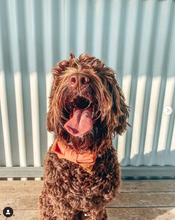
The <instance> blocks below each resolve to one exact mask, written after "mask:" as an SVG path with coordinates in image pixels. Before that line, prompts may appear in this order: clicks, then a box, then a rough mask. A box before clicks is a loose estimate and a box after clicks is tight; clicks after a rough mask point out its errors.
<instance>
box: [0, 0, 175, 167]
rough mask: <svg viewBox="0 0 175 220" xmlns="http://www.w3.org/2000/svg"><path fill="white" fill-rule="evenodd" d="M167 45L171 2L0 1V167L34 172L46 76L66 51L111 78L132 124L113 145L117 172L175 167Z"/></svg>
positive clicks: (174, 8)
mask: <svg viewBox="0 0 175 220" xmlns="http://www.w3.org/2000/svg"><path fill="white" fill-rule="evenodd" d="M174 39H175V1H173V0H165V1H160V0H147V1H145V0H52V1H49V0H37V1H34V0H25V1H24V0H1V1H0V152H1V153H0V166H1V167H14V166H20V167H26V166H34V167H41V165H42V162H43V160H44V156H45V154H46V151H47V149H48V147H49V146H50V144H51V143H52V141H53V135H52V134H49V133H47V131H46V124H45V120H46V117H45V116H46V112H47V106H48V96H49V91H50V82H51V74H50V70H51V66H55V64H56V63H57V61H61V60H63V59H67V58H69V52H70V51H73V53H74V54H75V55H76V56H79V55H80V54H81V53H83V52H85V51H86V52H87V53H89V54H91V55H93V56H96V57H98V58H99V59H103V60H104V61H105V62H106V65H108V66H110V67H112V68H113V69H114V70H115V71H116V72H117V73H118V74H117V80H118V82H119V84H120V86H121V87H122V88H123V91H124V93H125V96H126V100H127V103H128V104H129V105H130V106H131V114H130V118H129V123H130V124H131V125H132V126H133V129H130V128H129V129H128V131H127V132H126V133H125V134H124V135H123V136H121V137H116V138H115V139H114V145H115V147H116V149H117V150H118V156H119V160H120V162H121V166H127V165H130V166H139V165H146V166H152V165H160V166H165V165H171V166H175V159H174V158H175V61H174V60H175V40H174ZM165 106H172V108H173V110H174V111H173V113H172V114H171V115H170V116H167V115H165V114H164V113H163V108H164V107H165Z"/></svg>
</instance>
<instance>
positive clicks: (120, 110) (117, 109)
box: [111, 83, 130, 135]
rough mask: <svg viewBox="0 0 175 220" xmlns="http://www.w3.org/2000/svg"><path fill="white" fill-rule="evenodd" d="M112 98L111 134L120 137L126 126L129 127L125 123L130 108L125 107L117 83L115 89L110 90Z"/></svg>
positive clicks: (121, 92) (122, 95)
mask: <svg viewBox="0 0 175 220" xmlns="http://www.w3.org/2000/svg"><path fill="white" fill-rule="evenodd" d="M112 97H113V106H112V109H111V115H112V117H111V120H112V121H115V124H114V127H113V132H112V133H113V134H114V135H115V134H120V135H121V134H122V133H123V132H124V131H125V130H127V125H128V126H130V124H129V123H128V122H127V119H128V118H129V111H130V107H129V106H127V105H126V103H125V97H124V94H123V91H122V89H121V88H120V87H119V85H118V83H116V85H115V88H113V90H112Z"/></svg>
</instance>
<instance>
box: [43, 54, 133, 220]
mask: <svg viewBox="0 0 175 220" xmlns="http://www.w3.org/2000/svg"><path fill="white" fill-rule="evenodd" d="M76 73H83V74H85V75H87V76H88V77H89V79H90V83H89V85H88V86H86V88H85V89H82V90H81V91H80V92H79V93H78V91H77V90H74V91H72V90H71V89H70V87H69V78H70V76H71V75H72V74H76ZM52 74H53V83H52V87H51V93H50V98H49V111H48V113H47V129H48V131H50V132H54V134H55V137H56V138H57V139H59V140H61V141H62V142H64V143H65V144H67V145H68V146H69V148H71V149H73V150H74V151H76V152H80V153H85V152H90V151H91V150H92V151H93V152H94V153H95V154H96V155H97V159H96V162H95V164H94V166H93V169H92V171H91V172H90V173H87V172H85V171H84V170H83V168H82V167H81V166H79V165H78V164H75V163H73V162H71V161H68V160H66V159H58V157H57V155H56V154H54V153H52V152H51V147H52V146H51V147H50V148H49V150H48V152H47V154H46V156H45V159H44V163H43V166H44V176H43V179H44V187H43V190H42V192H41V195H40V197H39V209H40V216H41V219H42V220H44V219H45V220H56V219H57V220H66V219H69V220H71V219H94V220H105V219H107V215H106V211H105V206H106V205H107V204H108V203H109V202H110V201H111V200H112V199H114V198H115V197H116V196H117V195H118V193H119V187H120V184H121V173H120V168H119V163H118V159H117V153H116V150H115V149H114V147H113V145H112V139H113V137H114V136H115V135H117V134H119V135H121V134H122V133H123V132H124V131H125V130H126V129H127V125H129V124H128V123H127V121H126V120H127V118H128V117H129V107H128V106H127V105H126V104H125V98H124V95H123V92H122V90H121V89H120V87H119V85H118V83H117V81H116V78H115V74H116V73H115V72H114V70H112V69H111V68H109V67H106V66H105V63H104V62H103V61H102V60H99V59H97V58H95V57H93V56H90V55H88V54H86V55H84V54H82V55H80V56H79V58H78V59H76V58H75V57H74V55H73V54H72V53H70V59H69V60H63V61H62V62H60V63H57V67H54V68H53V69H52ZM77 95H80V96H83V97H86V98H87V99H88V100H89V101H90V103H93V104H94V107H95V113H94V124H93V129H92V130H91V131H90V132H88V133H87V134H85V135H83V136H82V137H74V136H72V135H70V134H69V133H68V132H67V131H66V130H65V129H64V127H63V126H64V124H65V123H66V122H67V121H68V120H69V117H70V109H69V105H70V102H71V101H73V99H74V98H75V97H77ZM85 214H86V215H85Z"/></svg>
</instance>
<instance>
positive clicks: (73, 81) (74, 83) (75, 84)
mask: <svg viewBox="0 0 175 220" xmlns="http://www.w3.org/2000/svg"><path fill="white" fill-rule="evenodd" d="M87 84H89V77H88V76H86V75H84V74H81V73H76V74H73V75H72V76H71V77H70V86H71V88H72V89H77V90H78V91H80V90H81V89H83V87H84V86H85V85H87Z"/></svg>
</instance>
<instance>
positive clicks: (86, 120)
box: [64, 108, 93, 136]
mask: <svg viewBox="0 0 175 220" xmlns="http://www.w3.org/2000/svg"><path fill="white" fill-rule="evenodd" d="M91 114H92V108H88V109H85V110H82V109H80V108H75V110H74V114H73V117H72V118H71V119H70V120H69V121H67V122H66V124H65V125H64V128H65V129H66V130H67V131H68V132H69V133H70V134H72V135H74V136H81V135H84V134H86V133H87V132H88V131H90V130H92V127H93V122H92V119H91Z"/></svg>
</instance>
